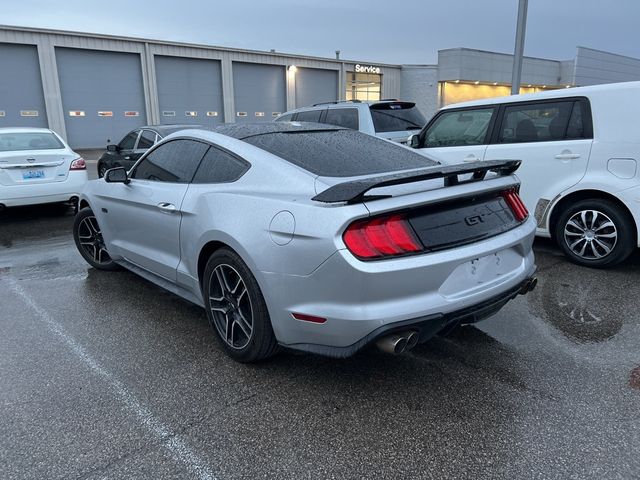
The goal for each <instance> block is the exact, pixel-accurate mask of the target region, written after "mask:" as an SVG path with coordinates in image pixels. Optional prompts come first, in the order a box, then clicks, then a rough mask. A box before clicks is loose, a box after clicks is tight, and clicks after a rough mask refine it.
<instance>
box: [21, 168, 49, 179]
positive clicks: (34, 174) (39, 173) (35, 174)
mask: <svg viewBox="0 0 640 480" xmlns="http://www.w3.org/2000/svg"><path fill="white" fill-rule="evenodd" d="M22 178H23V179H24V180H31V179H34V178H44V170H27V171H26V172H22Z"/></svg>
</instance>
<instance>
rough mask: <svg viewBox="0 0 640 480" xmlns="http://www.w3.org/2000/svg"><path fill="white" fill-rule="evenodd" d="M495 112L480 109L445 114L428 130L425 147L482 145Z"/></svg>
mask: <svg viewBox="0 0 640 480" xmlns="http://www.w3.org/2000/svg"><path fill="white" fill-rule="evenodd" d="M493 111H494V109H493V108H479V109H477V110H462V111H460V110H458V111H453V112H445V113H443V114H442V115H440V116H439V117H438V118H437V119H436V120H435V122H434V123H433V125H431V126H430V127H429V130H427V133H426V136H425V141H424V146H425V147H457V146H461V145H482V144H483V143H485V139H486V136H487V129H488V128H489V122H490V121H491V116H492V115H493Z"/></svg>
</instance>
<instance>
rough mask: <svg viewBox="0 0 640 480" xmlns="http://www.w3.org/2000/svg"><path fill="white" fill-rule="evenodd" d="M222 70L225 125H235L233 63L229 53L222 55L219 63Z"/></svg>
mask: <svg viewBox="0 0 640 480" xmlns="http://www.w3.org/2000/svg"><path fill="white" fill-rule="evenodd" d="M220 68H221V69H222V103H223V109H224V121H225V123H236V105H235V104H236V102H235V98H234V93H233V62H232V61H231V57H230V56H229V53H227V52H225V53H224V54H223V57H222V60H221V62H220Z"/></svg>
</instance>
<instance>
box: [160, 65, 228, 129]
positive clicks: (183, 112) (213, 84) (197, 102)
mask: <svg viewBox="0 0 640 480" xmlns="http://www.w3.org/2000/svg"><path fill="white" fill-rule="evenodd" d="M155 63H156V79H157V85H158V101H159V103H160V123H163V124H168V123H193V124H199V125H208V126H214V125H218V124H220V123H222V122H224V112H223V101H222V70H221V67H220V62H219V61H217V60H200V59H196V58H179V57H165V56H156V57H155ZM194 113H195V115H194Z"/></svg>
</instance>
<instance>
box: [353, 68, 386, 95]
mask: <svg viewBox="0 0 640 480" xmlns="http://www.w3.org/2000/svg"><path fill="white" fill-rule="evenodd" d="M381 92H382V75H379V74H377V73H356V72H347V96H346V99H347V100H362V101H367V100H380V93H381Z"/></svg>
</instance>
